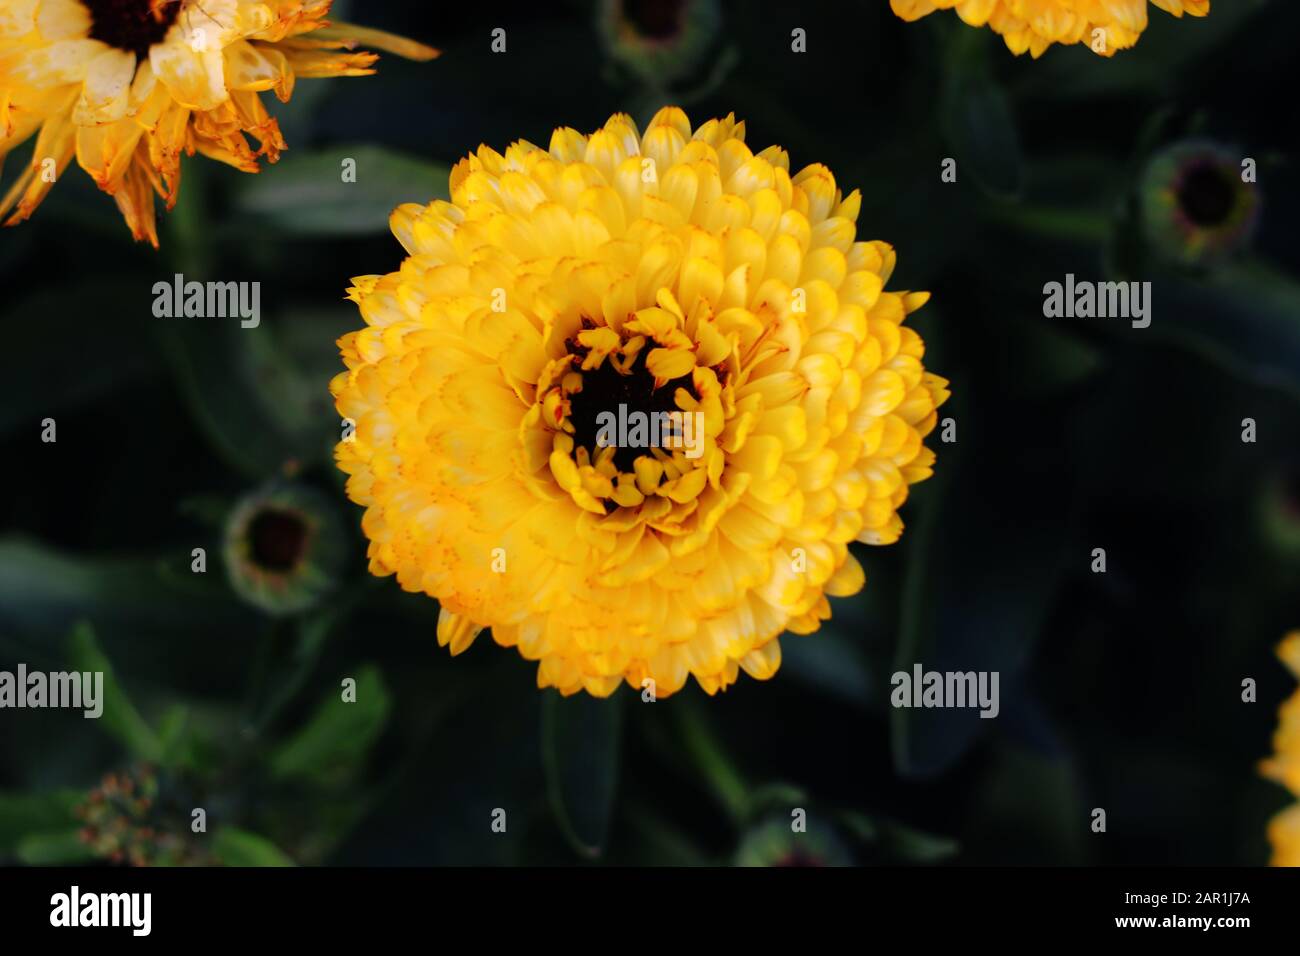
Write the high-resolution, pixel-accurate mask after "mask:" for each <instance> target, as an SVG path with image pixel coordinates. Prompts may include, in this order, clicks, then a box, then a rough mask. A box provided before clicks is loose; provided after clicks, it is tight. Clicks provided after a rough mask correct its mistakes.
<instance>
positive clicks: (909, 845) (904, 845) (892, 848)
mask: <svg viewBox="0 0 1300 956" xmlns="http://www.w3.org/2000/svg"><path fill="white" fill-rule="evenodd" d="M876 823H877V826H878V827H879V831H880V843H881V847H882V849H883V850H884V852H885V853H886V855H887V856H888V857H889V858H890V859H891V860H899V861H902V862H906V863H938V862H939V861H941V860H946V859H948V858H949V857H952V856H954V855H956V853H957V841H956V840H953V839H950V838H949V837H945V836H939V835H937V834H934V833H926V832H925V831H924V830H917V829H914V828H913V827H909V826H907V825H906V824H902V823H898V822H897V821H894V820H877V821H876Z"/></svg>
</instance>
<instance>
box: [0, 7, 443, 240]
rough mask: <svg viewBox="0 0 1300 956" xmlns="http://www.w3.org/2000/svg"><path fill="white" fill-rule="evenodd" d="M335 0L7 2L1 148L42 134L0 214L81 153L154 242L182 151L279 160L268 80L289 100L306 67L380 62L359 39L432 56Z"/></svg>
mask: <svg viewBox="0 0 1300 956" xmlns="http://www.w3.org/2000/svg"><path fill="white" fill-rule="evenodd" d="M332 2H333V0H0V159H3V158H4V156H5V155H6V154H8V153H9V151H10V150H12V149H14V148H15V147H16V146H18V145H19V144H20V143H23V142H25V141H26V140H27V139H29V138H30V137H31V136H32V135H33V134H34V135H35V136H36V145H35V149H34V151H33V153H32V159H31V162H30V163H29V164H28V165H27V167H26V168H25V169H24V170H23V172H22V173H21V175H20V176H19V177H18V179H17V181H16V182H15V183H14V184H13V186H12V187H11V188H10V189H9V191H8V193H7V194H6V195H5V196H4V198H3V199H0V217H3V216H5V215H8V214H9V212H10V210H13V214H12V215H11V216H9V219H8V221H7V223H6V225H15V224H17V223H19V222H22V221H23V220H24V219H27V218H28V217H29V216H30V215H31V214H32V212H33V211H34V210H35V209H36V207H37V206H39V205H40V203H41V201H42V200H43V199H44V198H45V195H46V193H48V192H49V190H50V187H51V186H52V185H53V184H54V181H55V179H56V178H57V177H58V176H59V175H61V174H62V172H63V170H64V169H65V168H66V167H67V165H68V163H69V162H70V161H71V160H72V157H73V155H74V154H75V155H76V157H77V162H78V163H79V164H80V165H81V168H82V169H84V170H85V171H86V172H88V173H89V174H90V175H91V177H93V178H94V180H95V182H96V184H97V185H98V186H99V188H100V189H102V190H104V191H105V192H107V193H108V194H109V195H111V196H112V197H113V198H114V199H115V200H116V201H117V206H118V209H120V210H121V212H122V215H123V216H124V217H125V219H126V222H127V225H128V226H130V227H131V233H132V234H133V235H134V236H135V238H136V239H147V240H149V242H151V243H152V244H153V245H154V246H155V247H156V246H157V245H158V234H157V230H156V228H155V223H154V200H153V194H154V193H155V192H157V194H158V195H159V196H161V197H162V198H163V199H164V200H165V201H166V203H167V208H168V209H171V208H172V206H173V205H174V204H175V202H176V193H177V190H178V189H179V188H180V157H181V153H182V152H184V153H186V154H187V155H190V156H192V155H194V153H195V152H196V151H197V152H199V153H202V154H203V155H204V156H207V157H209V158H211V159H216V160H220V161H221V162H223V163H229V164H230V165H231V166H234V167H235V168H236V169H241V170H243V171H244V172H249V173H255V172H257V171H258V159H259V157H262V156H265V157H266V159H267V161H268V162H272V163H273V162H275V161H276V160H277V159H278V158H279V155H280V150H282V149H284V148H285V142H284V139H283V138H282V137H281V135H280V129H279V127H278V126H277V125H276V122H275V120H274V119H273V118H272V117H271V116H270V115H269V114H268V113H267V111H266V107H265V105H264V104H263V103H262V100H261V96H260V94H261V93H262V92H264V91H266V90H273V91H274V92H275V95H276V96H277V97H278V98H279V99H280V100H281V101H282V102H287V101H288V100H289V97H290V95H291V94H292V93H293V85H294V82H295V81H296V80H297V79H298V78H300V77H317V76H362V75H365V74H368V73H373V72H374V70H372V69H370V67H371V65H372V64H373V63H374V62H375V60H376V59H377V56H376V55H375V54H373V53H366V52H352V51H353V50H354V49H355V48H356V47H357V46H358V45H361V44H364V45H367V46H374V47H378V48H379V49H381V50H388V51H391V52H393V53H397V54H399V55H401V56H406V57H410V58H413V59H421V60H423V59H429V58H430V57H434V56H437V51H436V50H434V49H432V48H430V47H427V46H423V45H421V44H419V43H414V42H412V41H410V40H405V39H403V38H401V37H396V36H392V35H391V34H387V33H383V32H381V31H378V30H368V29H366V28H364V27H356V26H352V25H350V24H346V23H338V22H335V23H329V22H327V21H326V20H325V19H324V17H325V15H326V14H327V13H328V12H329V8H330V4H331V3H332ZM245 133H249V134H251V135H252V136H253V138H254V139H255V140H257V144H258V145H257V149H256V150H254V149H253V147H252V146H251V145H250V144H249V142H248V140H247V139H245V137H244V134H245ZM15 205H16V207H17V208H16V209H15Z"/></svg>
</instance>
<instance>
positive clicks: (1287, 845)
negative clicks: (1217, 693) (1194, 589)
mask: <svg viewBox="0 0 1300 956" xmlns="http://www.w3.org/2000/svg"><path fill="white" fill-rule="evenodd" d="M1277 656H1278V657H1279V658H1280V659H1281V661H1282V663H1283V664H1285V665H1286V666H1287V669H1288V670H1289V671H1291V673H1292V674H1294V675H1295V676H1296V678H1298V679H1300V631H1292V632H1291V633H1290V634H1288V635H1287V636H1286V638H1285V639H1284V640H1283V641H1282V643H1281V644H1279V645H1278V648H1277ZM1277 721H1278V726H1277V732H1276V733H1275V734H1274V735H1273V756H1272V757H1270V758H1268V759H1267V760H1265V761H1264V762H1263V763H1262V764H1261V765H1260V772H1261V773H1263V775H1264V776H1265V777H1268V778H1269V779H1270V780H1274V781H1276V782H1277V783H1280V784H1282V786H1284V787H1286V788H1287V789H1288V790H1290V791H1291V793H1292V794H1294V795H1295V796H1296V797H1298V798H1300V690H1297V691H1296V692H1295V693H1294V694H1292V695H1291V696H1290V697H1289V698H1287V700H1286V701H1284V702H1283V704H1282V707H1281V709H1280V710H1279V711H1278V715H1277ZM1268 839H1269V842H1270V843H1271V844H1272V845H1273V859H1272V860H1271V863H1272V865H1273V866H1300V803H1293V804H1292V805H1291V806H1290V807H1288V808H1287V809H1285V810H1283V811H1282V812H1281V813H1279V814H1278V815H1277V816H1275V817H1274V818H1273V820H1272V821H1271V822H1270V823H1269V825H1268Z"/></svg>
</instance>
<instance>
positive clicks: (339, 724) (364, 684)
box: [270, 666, 392, 782]
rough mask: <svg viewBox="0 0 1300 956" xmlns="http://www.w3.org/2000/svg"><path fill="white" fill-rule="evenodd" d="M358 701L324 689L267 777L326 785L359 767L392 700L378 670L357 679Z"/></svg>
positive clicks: (272, 762) (368, 669) (274, 758)
mask: <svg viewBox="0 0 1300 956" xmlns="http://www.w3.org/2000/svg"><path fill="white" fill-rule="evenodd" d="M356 682H357V685H356V700H355V701H353V702H351V703H349V702H346V701H344V700H343V691H342V689H341V686H340V687H336V688H334V689H332V690H330V691H328V692H327V693H326V695H325V699H324V700H323V701H322V702H321V704H320V706H319V707H318V708H317V710H316V713H315V715H314V716H313V717H312V718H311V720H310V721H308V723H307V725H306V726H305V727H303V728H302V729H301V730H299V731H298V732H297V733H296V734H295V735H293V736H292V737H291V738H290V739H289V740H287V741H286V742H285V743H283V744H282V745H280V746H279V747H278V748H277V749H276V750H275V751H274V752H273V753H272V754H271V757H270V769H271V773H272V774H273V775H274V776H276V777H279V778H281V779H291V778H300V779H308V780H315V781H319V782H328V781H331V780H335V779H337V778H338V777H339V776H340V775H341V774H346V773H349V772H351V771H353V770H356V769H358V768H359V767H360V766H361V763H362V761H364V760H365V757H366V755H367V754H368V753H369V752H370V748H371V747H372V746H373V745H374V742H375V741H376V740H377V739H378V738H379V735H380V734H381V733H382V732H383V729H384V725H385V724H386V723H387V721H388V714H389V711H390V710H391V709H392V702H391V700H390V698H389V694H388V689H387V688H386V687H385V686H384V681H383V678H382V677H381V676H380V673H379V669H378V668H377V667H373V666H368V667H365V668H363V669H362V670H361V672H360V673H359V674H357V675H356Z"/></svg>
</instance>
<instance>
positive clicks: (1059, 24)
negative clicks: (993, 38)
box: [889, 0, 1210, 59]
mask: <svg viewBox="0 0 1300 956" xmlns="http://www.w3.org/2000/svg"><path fill="white" fill-rule="evenodd" d="M1151 3H1153V4H1154V5H1155V6H1157V7H1159V8H1160V9H1161V10H1164V11H1165V12H1167V13H1172V14H1173V15H1174V16H1176V17H1181V16H1182V15H1183V14H1184V13H1186V14H1188V15H1189V16H1193V17H1203V16H1205V15H1206V14H1208V13H1209V12H1210V0H1151ZM889 5H890V6H891V7H892V8H893V11H894V13H896V14H897V15H898V16H900V17H902V18H903V19H904V20H919V19H921V18H922V17H924V16H929V15H930V14H931V13H934V11H936V10H955V11H956V12H957V16H959V17H961V19H962V20H963V21H964V22H965V23H966V24H968V25H970V26H972V27H982V26H988V27H989V28H990V29H992V30H993V31H994V32H995V33H998V34H1000V35H1001V37H1002V39H1003V40H1004V41H1005V42H1006V44H1007V48H1008V49H1009V50H1011V52H1012V53H1014V54H1016V55H1017V56H1019V55H1020V54H1021V53H1024V52H1025V51H1026V50H1028V51H1029V53H1030V55H1031V56H1033V57H1034V58H1035V59H1037V58H1038V57H1040V56H1042V55H1043V51H1044V50H1046V49H1047V48H1048V47H1049V46H1051V45H1052V44H1053V43H1066V44H1072V43H1082V44H1084V45H1085V46H1087V47H1088V48H1089V49H1090V50H1092V51H1093V52H1094V53H1098V54H1100V55H1101V56H1113V55H1114V54H1115V51H1116V50H1127V49H1128V48H1129V47H1132V46H1134V45H1135V44H1136V43H1137V41H1138V38H1139V37H1140V36H1141V35H1142V33H1143V31H1145V30H1146V28H1147V0H889ZM1098 31H1101V32H1100V33H1098Z"/></svg>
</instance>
